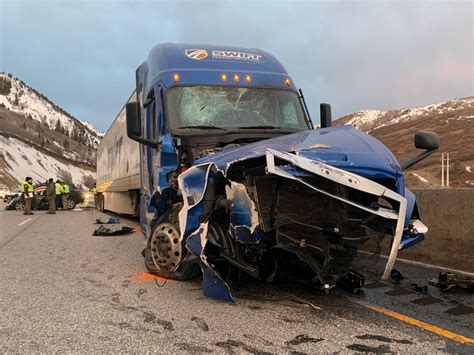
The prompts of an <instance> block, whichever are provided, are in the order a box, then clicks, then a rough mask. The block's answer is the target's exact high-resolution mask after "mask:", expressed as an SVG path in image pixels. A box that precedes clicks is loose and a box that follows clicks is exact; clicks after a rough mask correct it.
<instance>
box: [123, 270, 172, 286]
mask: <svg viewBox="0 0 474 355" xmlns="http://www.w3.org/2000/svg"><path fill="white" fill-rule="evenodd" d="M155 280H156V281H160V282H165V281H166V282H170V281H171V282H173V281H174V280H171V279H167V278H165V277H160V276H155V275H152V274H150V273H148V272H144V271H140V272H138V274H136V275H135V277H134V278H133V280H132V283H133V284H135V285H142V284H144V283H147V282H152V281H155Z"/></svg>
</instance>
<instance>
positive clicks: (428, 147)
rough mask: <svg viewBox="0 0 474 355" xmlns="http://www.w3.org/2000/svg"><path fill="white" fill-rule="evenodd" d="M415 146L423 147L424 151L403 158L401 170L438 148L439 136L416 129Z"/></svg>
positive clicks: (426, 156)
mask: <svg viewBox="0 0 474 355" xmlns="http://www.w3.org/2000/svg"><path fill="white" fill-rule="evenodd" d="M415 147H416V148H418V149H425V151H424V152H422V153H420V154H418V155H415V156H414V157H411V158H409V159H407V160H405V161H404V162H403V163H402V164H401V166H402V170H406V169H408V168H410V167H412V166H413V165H415V164H416V163H418V162H420V161H422V160H424V159H426V158H428V157H429V156H430V155H431V154H433V153H434V152H435V151H436V149H438V148H439V137H438V135H437V134H436V133H434V132H428V131H418V132H416V133H415Z"/></svg>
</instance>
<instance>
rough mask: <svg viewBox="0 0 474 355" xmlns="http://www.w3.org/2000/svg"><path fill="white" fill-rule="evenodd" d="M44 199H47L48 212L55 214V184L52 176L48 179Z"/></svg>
mask: <svg viewBox="0 0 474 355" xmlns="http://www.w3.org/2000/svg"><path fill="white" fill-rule="evenodd" d="M45 196H46V199H47V200H48V205H49V211H48V212H46V213H48V214H56V186H55V183H54V180H53V178H51V179H49V181H48V186H47V187H46V192H45Z"/></svg>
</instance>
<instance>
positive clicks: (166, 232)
mask: <svg viewBox="0 0 474 355" xmlns="http://www.w3.org/2000/svg"><path fill="white" fill-rule="evenodd" d="M182 206H183V205H182V204H181V203H178V204H175V205H173V206H172V207H171V208H170V209H169V210H168V211H167V212H166V213H165V214H164V215H163V216H161V218H160V219H159V220H158V224H157V226H156V228H155V230H154V231H153V233H152V235H151V238H149V239H148V243H147V247H146V250H145V265H146V267H147V269H148V271H149V272H150V273H152V274H154V275H158V276H161V277H166V278H169V279H173V280H178V281H187V280H192V279H195V278H197V277H198V276H199V275H200V274H201V268H200V266H199V264H198V263H197V258H196V257H194V256H192V255H190V254H189V253H188V250H187V249H186V246H185V243H184V241H182V242H180V241H179V236H180V230H179V222H178V213H179V211H180V210H181V208H182Z"/></svg>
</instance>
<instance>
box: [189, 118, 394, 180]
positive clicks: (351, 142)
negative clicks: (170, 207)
mask: <svg viewBox="0 0 474 355" xmlns="http://www.w3.org/2000/svg"><path fill="white" fill-rule="evenodd" d="M268 148H271V149H274V150H278V151H281V152H293V153H296V154H298V155H301V156H304V157H306V158H309V159H312V160H320V161H322V162H325V163H327V164H330V165H332V166H335V167H338V168H341V169H344V170H347V171H351V172H354V173H358V174H360V175H362V176H367V177H376V176H378V177H384V176H390V177H398V176H400V175H401V174H402V169H401V168H400V164H399V162H398V161H397V159H396V158H395V156H394V155H393V154H392V153H391V152H390V150H389V149H388V148H387V147H386V146H385V145H383V144H382V143H381V142H380V141H378V140H377V139H375V138H374V137H372V136H370V135H368V134H366V133H364V132H361V131H359V130H358V129H355V128H353V127H352V126H349V125H347V126H337V127H329V128H321V129H316V130H310V131H303V132H298V133H293V134H288V135H282V136H279V137H275V138H270V139H265V140H262V141H259V142H255V143H250V144H246V145H242V146H240V147H235V148H230V149H224V150H222V151H220V152H217V153H214V154H210V155H206V156H205V157H202V158H200V159H197V160H195V161H194V163H193V165H200V164H206V163H213V164H215V165H216V166H217V168H219V169H220V170H222V171H224V173H226V171H227V169H228V167H229V166H230V165H232V164H233V163H235V162H238V161H242V160H247V159H252V158H258V157H261V156H264V155H265V154H266V151H267V149H268Z"/></svg>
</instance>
